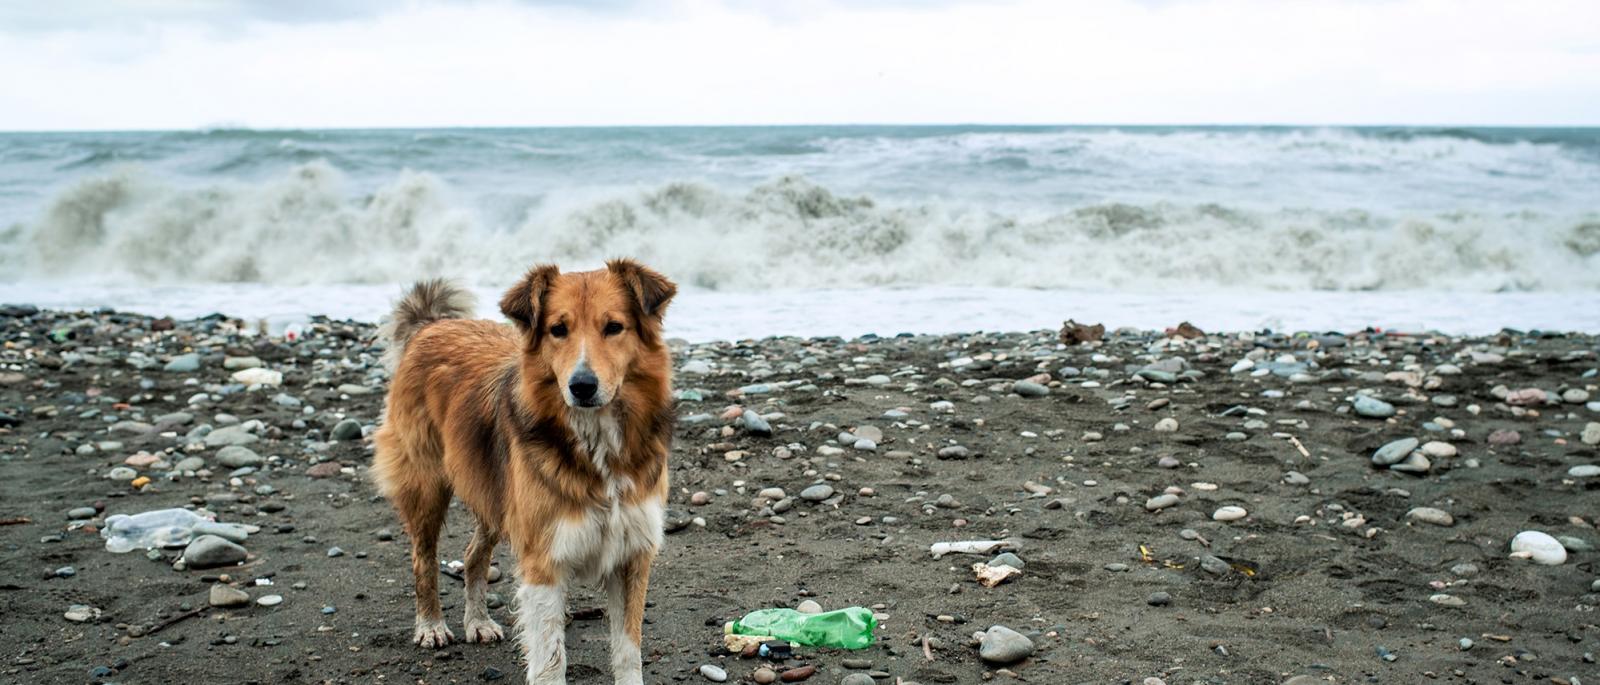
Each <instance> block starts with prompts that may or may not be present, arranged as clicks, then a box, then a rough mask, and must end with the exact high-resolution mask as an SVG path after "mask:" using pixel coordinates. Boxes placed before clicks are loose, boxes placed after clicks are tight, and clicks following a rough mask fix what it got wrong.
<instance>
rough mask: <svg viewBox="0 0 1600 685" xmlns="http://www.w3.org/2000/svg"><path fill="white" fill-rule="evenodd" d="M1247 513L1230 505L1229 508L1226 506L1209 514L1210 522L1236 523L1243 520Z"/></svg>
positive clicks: (1242, 508) (1241, 508)
mask: <svg viewBox="0 0 1600 685" xmlns="http://www.w3.org/2000/svg"><path fill="white" fill-rule="evenodd" d="M1248 513H1249V512H1246V511H1245V510H1244V507H1236V506H1231V505H1230V506H1226V507H1219V508H1218V509H1217V510H1216V511H1215V512H1213V513H1212V514H1211V520H1213V521H1224V522H1226V521H1237V520H1239V519H1242V518H1244V517H1245V516H1246V515H1247V514H1248Z"/></svg>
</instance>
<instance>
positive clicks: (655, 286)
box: [606, 259, 678, 325]
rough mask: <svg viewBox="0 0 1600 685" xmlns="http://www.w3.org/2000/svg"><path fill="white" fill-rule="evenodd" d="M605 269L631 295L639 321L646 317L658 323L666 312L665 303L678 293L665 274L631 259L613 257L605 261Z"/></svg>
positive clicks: (675, 286) (676, 287)
mask: <svg viewBox="0 0 1600 685" xmlns="http://www.w3.org/2000/svg"><path fill="white" fill-rule="evenodd" d="M606 269H608V270H610V271H611V273H612V275H614V276H616V277H617V280H619V281H621V282H622V286H623V287H624V288H626V289H627V290H628V293H629V294H630V295H632V296H633V305H634V307H636V308H637V310H638V312H637V313H638V314H639V319H640V321H641V323H642V322H643V321H644V320H646V319H648V320H651V321H653V322H654V323H655V324H656V325H660V324H661V318H662V317H663V316H664V315H666V313H667V303H668V302H671V301H672V296H673V295H676V294H678V286H677V285H675V284H673V282H672V281H669V280H667V277H666V276H662V275H661V274H659V273H657V272H656V271H655V270H654V269H651V268H650V267H647V266H645V265H643V264H640V263H638V262H636V261H633V260H632V259H613V260H611V261H609V262H606Z"/></svg>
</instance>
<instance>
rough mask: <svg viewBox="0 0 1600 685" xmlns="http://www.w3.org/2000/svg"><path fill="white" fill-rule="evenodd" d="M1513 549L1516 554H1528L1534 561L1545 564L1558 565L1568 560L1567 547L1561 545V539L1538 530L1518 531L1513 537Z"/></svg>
mask: <svg viewBox="0 0 1600 685" xmlns="http://www.w3.org/2000/svg"><path fill="white" fill-rule="evenodd" d="M1511 551H1512V553H1514V554H1527V555H1528V558H1529V559H1531V560H1532V561H1533V563H1535V564H1543V565H1545V566H1558V565H1560V564H1563V563H1565V562H1566V561H1567V548H1565V547H1563V546H1561V542H1560V541H1559V540H1556V539H1555V538H1553V537H1550V535H1549V534H1547V533H1541V532H1539V531H1537V530H1525V531H1522V532H1521V533H1517V536H1516V537H1514V538H1512V539H1511Z"/></svg>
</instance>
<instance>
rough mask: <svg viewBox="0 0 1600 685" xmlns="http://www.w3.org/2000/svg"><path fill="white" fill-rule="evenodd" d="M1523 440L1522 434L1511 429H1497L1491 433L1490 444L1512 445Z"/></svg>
mask: <svg viewBox="0 0 1600 685" xmlns="http://www.w3.org/2000/svg"><path fill="white" fill-rule="evenodd" d="M1520 442H1522V434H1521V433H1518V432H1516V431H1510V430H1497V431H1495V432H1493V433H1490V434H1489V444H1491V445H1500V446H1510V445H1515V444H1518V443H1520Z"/></svg>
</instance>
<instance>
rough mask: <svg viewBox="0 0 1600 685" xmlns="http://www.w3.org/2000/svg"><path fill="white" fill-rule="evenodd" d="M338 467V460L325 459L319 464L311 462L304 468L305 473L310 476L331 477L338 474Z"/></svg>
mask: <svg viewBox="0 0 1600 685" xmlns="http://www.w3.org/2000/svg"><path fill="white" fill-rule="evenodd" d="M340 468H341V467H340V466H339V462H336V461H325V462H322V463H320V464H312V465H311V467H310V468H307V469H306V475H307V476H310V477H312V478H332V477H334V476H337V475H339V470H340Z"/></svg>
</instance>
